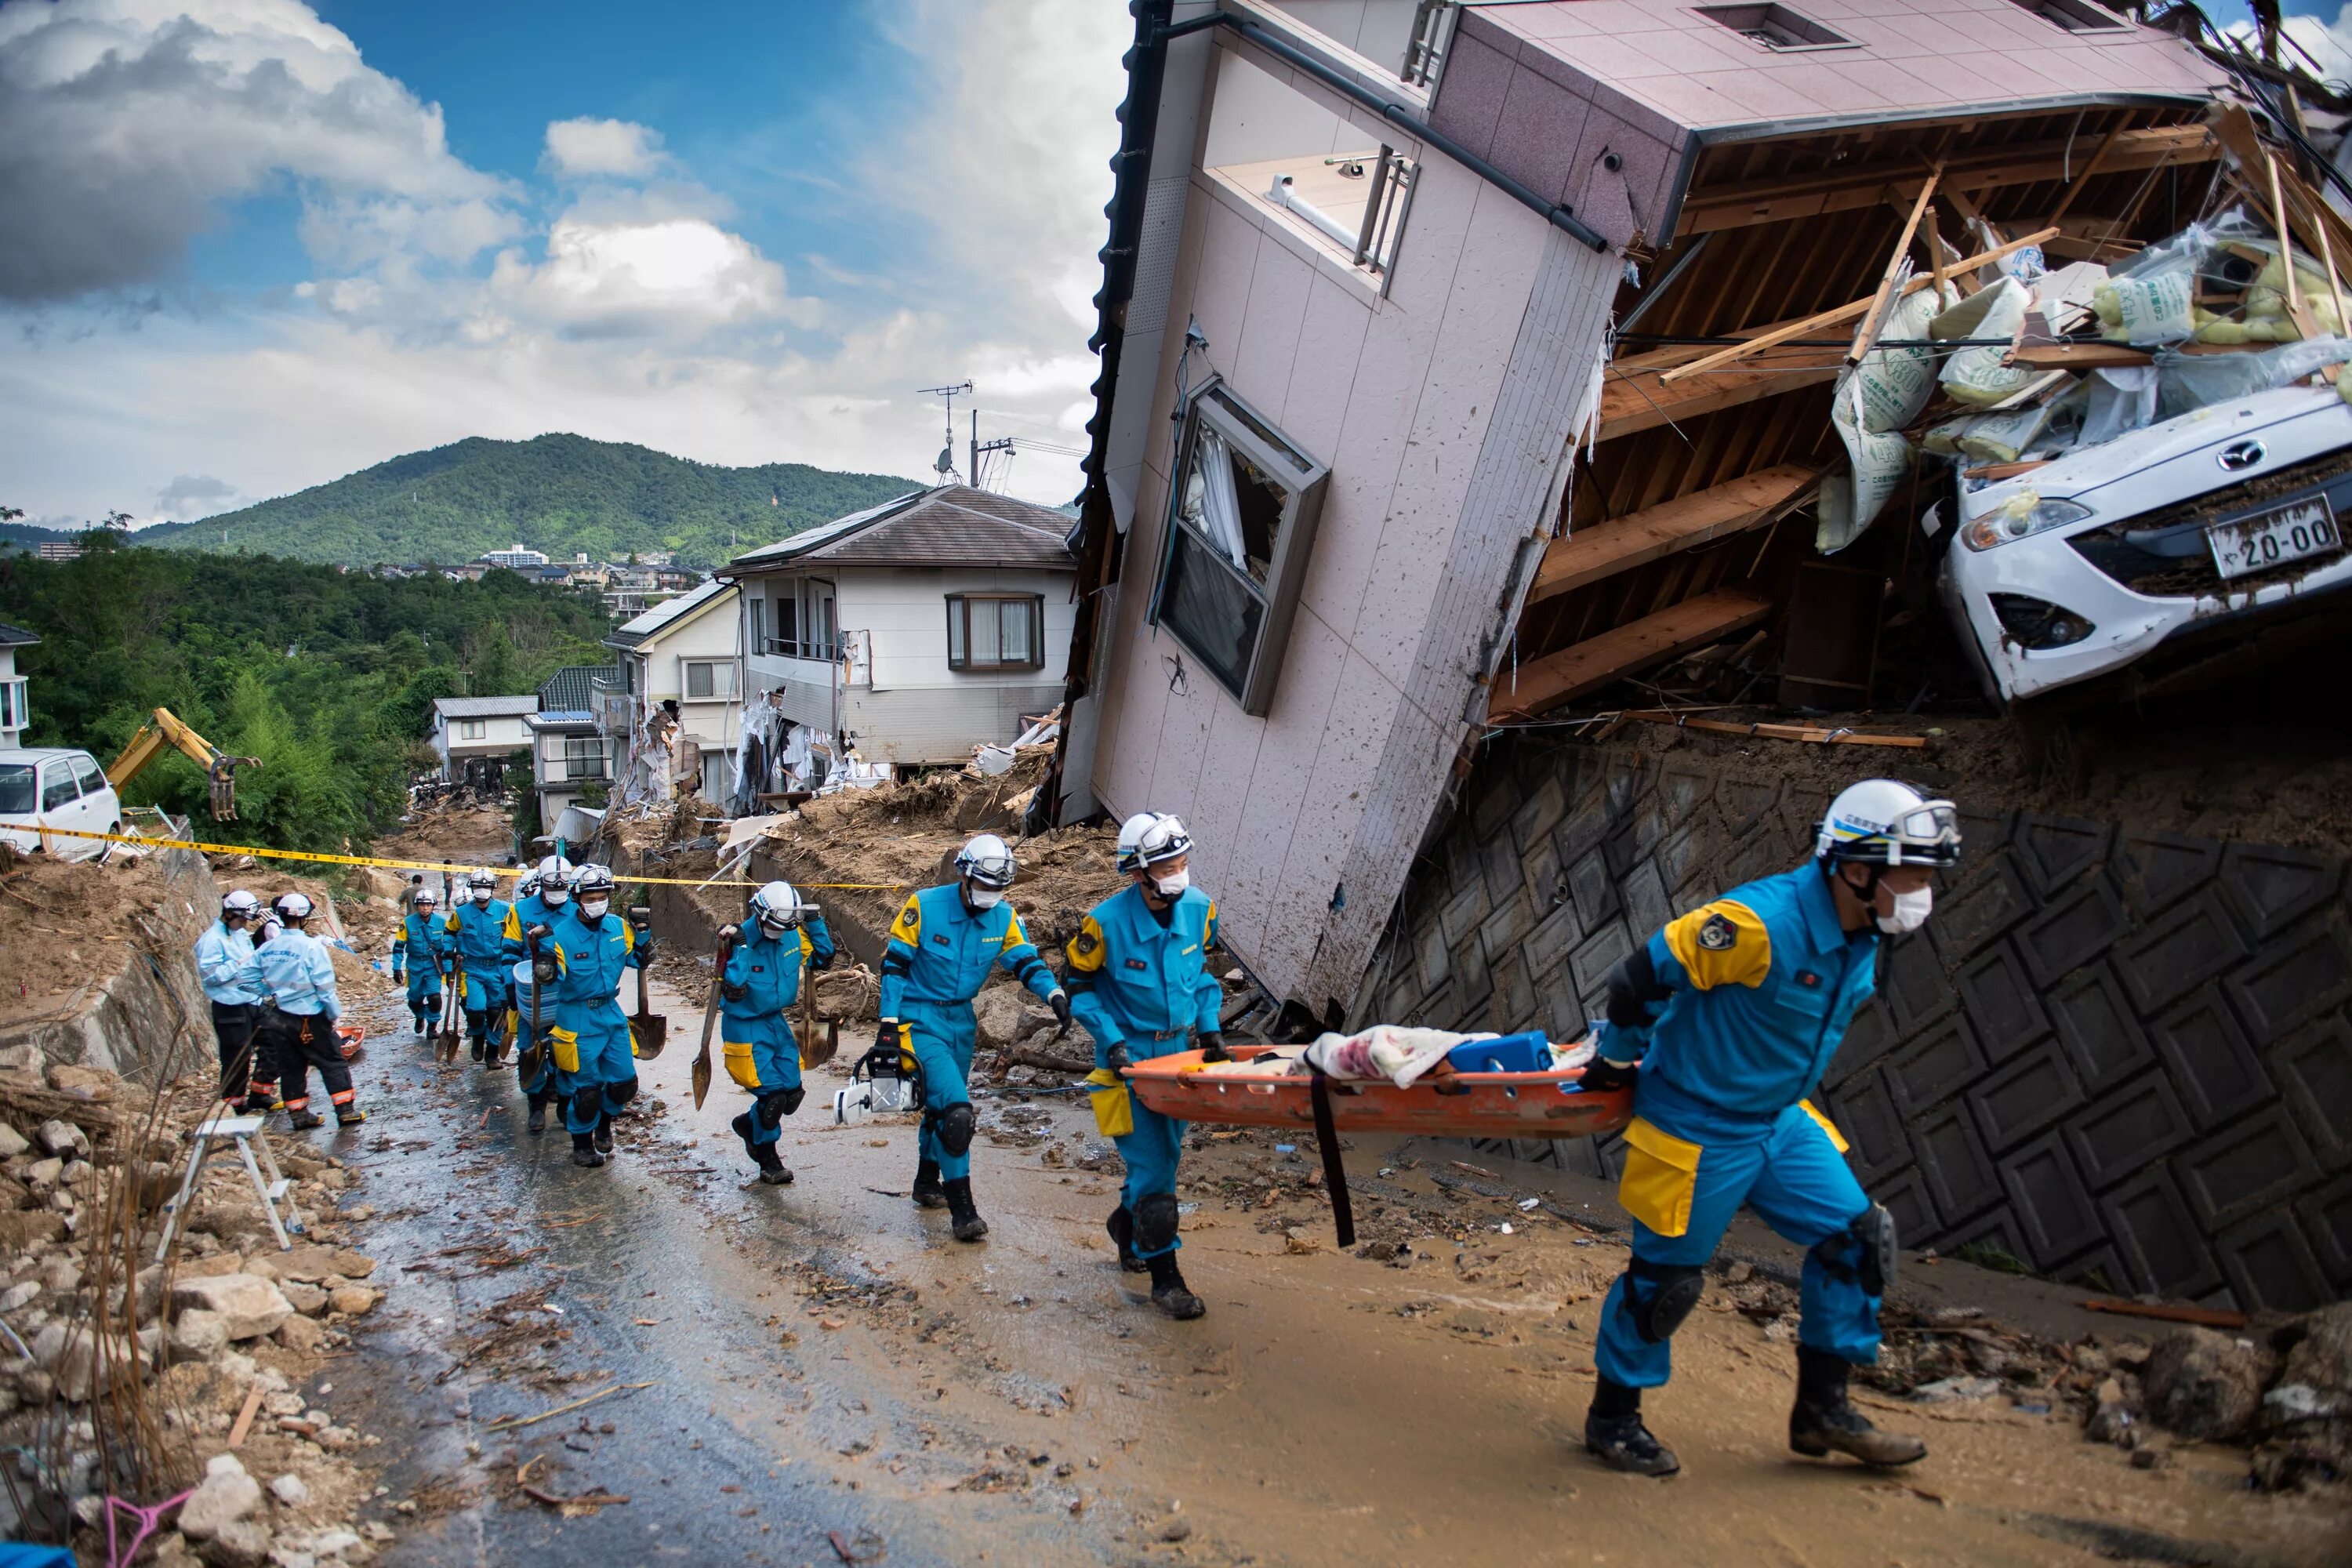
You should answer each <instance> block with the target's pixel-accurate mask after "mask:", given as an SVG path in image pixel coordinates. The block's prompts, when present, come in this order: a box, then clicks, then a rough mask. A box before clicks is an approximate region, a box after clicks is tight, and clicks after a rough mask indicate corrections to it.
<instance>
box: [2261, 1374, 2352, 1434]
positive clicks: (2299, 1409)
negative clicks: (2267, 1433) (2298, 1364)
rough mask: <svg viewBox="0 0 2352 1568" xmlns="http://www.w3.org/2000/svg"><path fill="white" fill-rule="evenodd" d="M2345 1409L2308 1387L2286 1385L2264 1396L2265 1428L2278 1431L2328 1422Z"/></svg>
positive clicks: (2304, 1385) (2301, 1384)
mask: <svg viewBox="0 0 2352 1568" xmlns="http://www.w3.org/2000/svg"><path fill="white" fill-rule="evenodd" d="M2342 1408H2343V1406H2341V1405H2338V1404H2337V1403H2336V1401H2335V1400H2333V1399H2331V1398H2329V1397H2328V1396H2327V1395H2326V1394H2322V1393H2320V1392H2319V1390H2317V1389H2315V1388H2314V1387H2312V1386H2311V1384H2307V1383H2282V1384H2279V1385H2278V1386H2277V1387H2276V1388H2273V1389H2272V1390H2271V1391H2270V1392H2269V1393H2268V1394H2263V1426H2265V1427H2278V1426H2296V1425H2298V1424H2300V1423H2302V1422H2305V1421H2326V1420H2328V1419H2330V1418H2332V1417H2333V1416H2335V1415H2336V1413H2337V1412H2338V1411H2339V1410H2341V1409H2342Z"/></svg>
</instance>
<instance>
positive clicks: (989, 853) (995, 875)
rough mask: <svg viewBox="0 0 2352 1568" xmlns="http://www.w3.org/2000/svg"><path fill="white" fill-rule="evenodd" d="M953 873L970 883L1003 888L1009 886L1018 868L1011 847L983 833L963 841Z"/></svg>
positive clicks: (1001, 890) (1001, 889) (999, 889)
mask: <svg viewBox="0 0 2352 1568" xmlns="http://www.w3.org/2000/svg"><path fill="white" fill-rule="evenodd" d="M955 868H956V875H957V876H959V877H962V878H964V879H967V880H969V881H971V882H972V883H974V884H976V885H978V886H980V887H982V888H989V889H994V890H995V891H997V892H1003V890H1004V889H1007V888H1009V887H1011V886H1013V875H1014V873H1016V872H1017V871H1018V870H1019V869H1020V868H1019V866H1018V865H1016V864H1015V863H1014V861H1013V850H1012V848H1011V847H1010V846H1008V845H1007V844H1006V843H1005V842H1004V840H1003V839H1002V838H999V837H997V836H996V835H995V834H993V833H983V834H981V835H980V836H979V837H976V838H974V839H973V840H972V841H971V843H969V844H967V845H965V846H964V847H963V848H962V849H961V851H960V852H958V854H957V855H956V858H955Z"/></svg>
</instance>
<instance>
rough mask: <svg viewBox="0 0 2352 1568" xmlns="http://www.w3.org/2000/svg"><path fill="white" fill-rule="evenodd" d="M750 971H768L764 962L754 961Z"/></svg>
mask: <svg viewBox="0 0 2352 1568" xmlns="http://www.w3.org/2000/svg"><path fill="white" fill-rule="evenodd" d="M751 973H754V974H765V973H768V966H767V965H766V964H764V963H755V964H753V965H752V966H751Z"/></svg>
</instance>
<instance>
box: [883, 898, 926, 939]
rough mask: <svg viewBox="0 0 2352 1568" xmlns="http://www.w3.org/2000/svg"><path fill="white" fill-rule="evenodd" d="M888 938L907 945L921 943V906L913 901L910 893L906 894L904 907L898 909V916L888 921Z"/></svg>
mask: <svg viewBox="0 0 2352 1568" xmlns="http://www.w3.org/2000/svg"><path fill="white" fill-rule="evenodd" d="M890 939H891V940H892V941H893V942H905V943H906V944H907V945H908V947H919V946H921V945H922V942H923V907H922V906H921V905H920V904H919V903H917V902H916V901H915V896H914V895H913V894H912V893H909V894H908V895H907V903H906V907H905V908H903V909H901V910H899V911H898V919H897V920H895V921H891V922H890Z"/></svg>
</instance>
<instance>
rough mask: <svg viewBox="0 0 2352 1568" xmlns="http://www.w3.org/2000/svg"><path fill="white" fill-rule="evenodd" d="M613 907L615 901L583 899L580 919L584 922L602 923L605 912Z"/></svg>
mask: <svg viewBox="0 0 2352 1568" xmlns="http://www.w3.org/2000/svg"><path fill="white" fill-rule="evenodd" d="M612 907H613V900H610V899H583V900H580V918H581V919H582V920H584V921H601V920H603V919H604V911H605V910H608V909H611V908H612Z"/></svg>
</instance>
